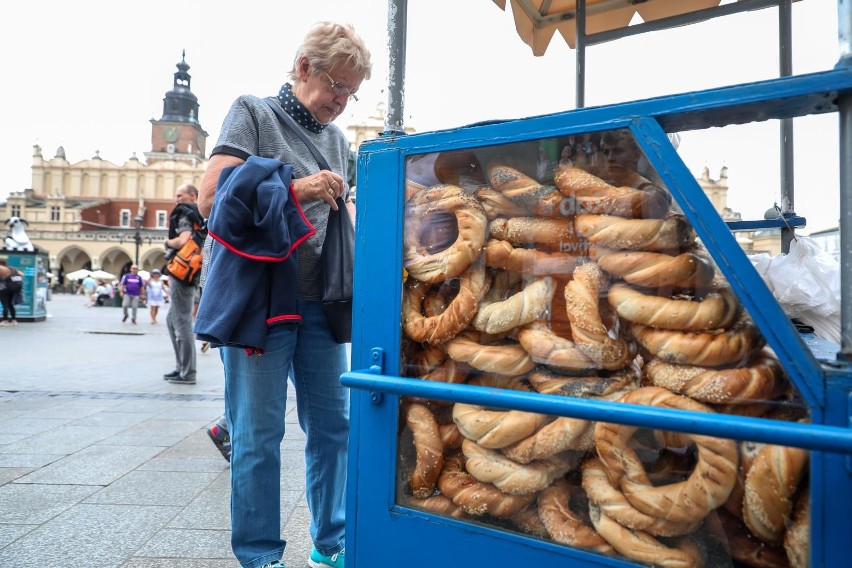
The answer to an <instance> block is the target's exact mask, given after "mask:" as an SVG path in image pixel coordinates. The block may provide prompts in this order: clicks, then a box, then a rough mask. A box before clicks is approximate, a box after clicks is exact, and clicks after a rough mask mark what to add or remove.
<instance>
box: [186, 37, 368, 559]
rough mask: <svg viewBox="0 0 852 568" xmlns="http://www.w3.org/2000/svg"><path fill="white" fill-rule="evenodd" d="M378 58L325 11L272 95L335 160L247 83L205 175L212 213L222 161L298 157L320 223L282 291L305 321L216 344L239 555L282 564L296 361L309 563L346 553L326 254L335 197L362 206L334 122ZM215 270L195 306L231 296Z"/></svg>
mask: <svg viewBox="0 0 852 568" xmlns="http://www.w3.org/2000/svg"><path fill="white" fill-rule="evenodd" d="M371 67H372V64H371V62H370V53H369V51H368V50H367V48H366V46H365V45H364V42H363V41H362V40H361V38H360V37H358V35H357V34H356V33H355V31H354V29H353V28H352V26H348V25H340V24H336V23H332V22H321V23H319V24H317V25H316V26H314V27H312V28H311V29H310V30H309V31H308V33H307V35H306V36H305V39H304V42H303V43H302V45H301V47H299V48H298V50H297V52H296V56H295V59H294V63H293V67H292V69H291V71H290V80H291V81H292V82H287V83H285V84H284V86H282V88H281V90H280V91H279V93H278V97H277V98H276V99H275V100H274V101H269V102H274V104H276V105H279V106H280V107H281V109H282V110H283V112H286V113H287V114H289V115H290V116H292V117H293V119H294V120H295V122H296V123H297V124H298V126H297V127H298V128H299V129H300V130H301V131H302V133H303V134H304V135H305V136H306V137H307V138H308V139H309V140H311V141H312V142H313V143H314V144H315V145H316V146H317V148H318V149H319V151H320V152H321V153H322V154H323V155H324V157H325V159H326V161H327V162H328V163H329V164H330V166H331V168H332V170H333V171H329V170H320V169H319V166H318V165H317V160H316V159H315V158H314V157H313V155H312V154H311V152H310V151H309V150H308V148H307V147H306V146H305V144H304V143H303V142H302V140H301V139H300V138H299V136H298V135H297V134H296V133H295V132H294V131H293V130H291V129H290V128H289V127H285V126H283V125H282V123H281V122H279V119H278V117H277V116H276V114H275V113H274V112H273V110H272V108H271V107H270V105H269V103H268V102H267V100H268V99H263V98H259V97H256V96H251V95H244V96H241V97H239V98H238V99H237V100H236V101H235V102H234V103H233V104H232V106H231V109H230V111H229V113H228V115H227V117H226V118H225V121H224V124H223V127H222V130H221V134H220V136H219V140H218V142H217V144H216V147H215V148H214V149H213V152H212V156H211V157H210V161H209V163H208V166H207V170H206V172H205V174H204V179H203V181H202V186H201V187H202V191H201V199H200V208H201V213H202V214H204V215H209V214H210V209H211V207H212V205H213V199H214V194H215V192H216V187H217V181H218V179H219V174H220V173H221V172H222V170H223V169H224V168H226V167H229V166H239V165H241V164H243V163H245V162H246V161H247V160H248V159H249V158H250V157H251V156H259V157H264V158H274V159H278V160H281V161H284V162H287V163H289V164H292V166H293V171H294V177H293V179H292V185H291V189H290V192H291V195H292V196H293V197H295V199H297V200H298V202H299V205H300V206H301V208H302V211H303V212H304V215H305V217H306V218H307V220H308V221H309V222H310V223H311V225H313V227H314V229H315V230H316V233H315V235H314V236H313V237H311V238H309V239H307V240H306V241H305V242H304V243H302V244H301V245H300V246H299V249H298V251H297V252H298V282H297V285H295V286H293V287H286V288H284V287H282V289H281V290H278V291H277V292H278V293H280V294H291V295H294V296H295V300H296V302H295V308H296V312H297V313H296V314H294V316H296V317H294V318H293V319H292V320H291V321H293V322H294V323H297V324H298V325H275V326H272V327H270V328H269V329H268V331H267V334H266V340H267V342H266V349H265V351H264V353H263V354H262V355H259V356H257V355H252V356H248V355H247V353H246V350H245V349H242V348H239V347H221V348H220V349H221V357H222V361H223V363H224V366H225V414H226V416H227V426H228V427H229V428H230V439H231V545H232V548H233V550H234V554H235V555H236V557H237V559H238V560H239V561H240V563H241V564H242V565H243V566H247V567H252V568H257V567H260V566H283V564H280V563H279V561H280V558H281V556H282V554H283V552H284V546H285V542H284V540H282V538H281V533H280V528H281V519H280V510H281V494H280V490H281V488H280V478H281V471H280V470H281V455H280V452H279V446H280V444H281V440H282V439H283V436H284V427H285V421H284V419H283V417H284V414H285V411H286V409H285V406H286V402H287V383H288V381H287V374H288V371H289V370H290V368H291V365H292V371H293V379H294V380H293V383H294V386H295V389H296V404H297V411H298V416H299V424H300V426H301V427H302V430H304V432H305V437H306V447H305V456H306V461H307V463H306V472H307V491H306V496H307V501H308V508H309V509H310V512H311V540H312V541H313V544H314V546H313V549H312V550H311V553H310V556H309V558H308V564H309V565H310V566H312V567H313V568H318V567H330V568H342V567H343V566H344V563H345V554H344V533H345V512H346V511H345V509H346V508H345V488H346V467H347V466H346V464H347V452H348V445H347V444H348V438H349V391H348V389H346V387H344V386H343V385H341V383H340V375H341V374H342V373H344V372H345V371H346V370H347V366H348V365H347V358H346V347H345V345H340V344H338V343H337V342H336V341H335V340H334V337H333V336H332V334H331V330H330V329H329V327H328V322H327V320H326V318H325V313H324V312H323V308H322V303H321V301H320V300H321V289H322V287H321V281H322V277H321V266H320V262H319V257H320V251H321V250H322V245H323V240H324V239H325V233H326V219H327V218H328V212H329V208H335V209H336V208H337V205H336V203H335V200H336V199H337V198H338V197H343V198H344V201H346V202H347V211H350V214H351V213H352V211H353V210H354V205H353V204H352V202H351V200H349V199H348V184H347V183H346V180H347V178H348V175H347V169H348V160H349V143H348V141H347V140H346V136H345V135H344V134H343V132H342V131H341V130H340V129H339V128H338V127H337V126H335V125H333V124H331V123H332V121H333V120H335V119H336V118H337V117H338V116H340V115H341V113H342V112H343V111H344V110H345V109H346V105H347V103H348V102H349V101H350V99H352V100H354V99H355V98H356V97H355V93H356V91H357V90H358V87H360V85H361V82H362V81H364V80H365V79H368V78H369V77H370V72H371ZM217 249H219V250H221V251H223V252H226V251H224V245H222V244H220V243H219V242H214V243H213V247H212V250H213V253H212V254H213V257H214V260H215V258H216V256H215V255H216V254H217ZM211 262H212V261H211ZM211 265H212V264H211ZM207 278H208V279H207V282H206V284H205V286H204V296H202V305H201V308H200V309H199V316H200V314H201V310H202V309H203V308H204V305H205V300H206V299H207V298H208V297H213V298H215V300H213V301H227V299H226V298H219V297H216V295H215V294H214V295H213V296H210V294H211V290H213V288H214V287H215V286H216V282H215V277H214V274H213V273H211V274H209V275H208V277H207ZM299 322H300V323H299ZM196 325H197V324H196Z"/></svg>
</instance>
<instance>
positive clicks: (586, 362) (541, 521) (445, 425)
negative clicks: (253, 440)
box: [399, 161, 809, 567]
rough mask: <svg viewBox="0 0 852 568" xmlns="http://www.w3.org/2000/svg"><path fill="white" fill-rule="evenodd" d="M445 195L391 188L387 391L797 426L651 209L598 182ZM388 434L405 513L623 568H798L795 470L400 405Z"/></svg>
mask: <svg viewBox="0 0 852 568" xmlns="http://www.w3.org/2000/svg"><path fill="white" fill-rule="evenodd" d="M467 173H468V174H469V173H470V172H467ZM453 181H455V180H454V179H452V176H449V178H448V179H442V182H444V183H441V184H438V185H433V186H429V187H423V186H417V185H416V184H409V185H408V187H407V189H408V191H407V196H406V198H407V199H406V205H405V221H404V222H405V225H404V227H405V230H404V247H403V255H404V267H405V271H406V274H405V279H404V280H405V281H404V286H403V308H402V328H403V345H402V350H401V369H402V371H401V373H402V374H403V375H404V376H410V377H419V378H422V379H423V380H430V381H442V382H450V383H466V384H473V385H479V386H486V387H491V388H500V389H513V390H521V391H529V392H538V393H543V394H549V395H555V396H572V397H582V398H589V399H597V400H606V401H620V402H624V403H631V404H641V405H648V406H654V407H659V408H673V409H683V410H689V411H698V412H706V413H717V412H718V413H728V414H738V415H745V416H766V417H770V418H774V419H779V420H791V421H804V420H806V419H807V411H806V409H804V407H803V406H802V405H801V404H800V403H799V402H797V398H796V395H795V393H794V392H792V390H791V386H790V383H789V381H788V379H787V378H786V376H785V374H784V372H783V370H782V368H781V366H780V365H779V363H778V361H777V359H776V357H775V356H774V354H773V353H772V352H771V350H769V349H768V348H767V347H766V346H765V342H764V340H763V338H762V336H761V334H760V333H759V332H758V331H757V329H756V328H755V326H754V324H753V323H752V322H751V320H750V318H749V317H748V314H746V313H745V312H744V310H743V308H742V306H741V304H740V303H739V301H738V300H737V298H736V297H735V296H734V295H733V293H732V292H731V290H730V289H729V287H728V286H727V283H726V281H725V280H724V278H723V277H722V276H721V275H720V274H718V273H717V271H716V270H715V265H714V263H713V262H712V261H711V260H710V258H709V256H708V255H707V254H706V252H705V251H704V250H703V249H702V247H701V245H700V244H699V243H697V241H696V236H695V233H694V232H693V230H692V228H691V227H690V226H689V224H688V223H687V222H686V221H685V219H684V218H683V216H682V215H680V214H678V213H677V212H676V211H675V208H674V207H673V205H672V203H671V199H670V196H669V194H668V192H667V191H665V190H663V189H661V188H659V187H658V186H656V185H654V184H652V183H651V182H649V181H648V180H647V179H645V178H643V177H642V176H640V175H638V174H637V173H635V172H633V171H630V170H628V169H626V168H623V167H619V166H616V165H611V166H607V167H597V168H594V169H593V168H580V167H577V166H574V165H561V166H560V167H559V168H558V169H557V171H556V172H555V175H554V177H553V180H552V183H541V182H539V181H537V180H535V179H534V178H532V177H530V176H529V175H527V174H525V173H524V172H522V171H520V170H519V169H516V168H513V167H511V166H510V165H508V164H507V163H505V162H500V161H495V162H492V163H491V164H490V165H489V166H488V167H487V168H486V169H485V170H484V171H483V172H482V176H481V180H480V182H479V183H470V181H469V177H468V181H467V182H466V183H465V184H459V185H456V184H454V183H452V182H453ZM400 417H401V420H400V425H401V426H400V436H399V440H400V449H399V455H400V464H399V465H400V476H401V477H400V479H401V495H402V501H403V503H405V504H406V505H408V506H411V507H414V508H419V509H423V510H427V511H431V512H434V513H438V514H442V515H450V516H453V517H457V518H471V519H472V518H477V519H479V520H480V521H483V520H485V521H487V522H490V523H492V524H494V525H496V526H499V527H504V528H507V529H510V530H516V531H520V532H523V533H527V534H530V535H534V536H537V537H540V538H544V539H550V540H553V541H555V542H559V543H563V544H566V545H569V546H572V547H577V548H583V549H588V550H592V551H595V552H599V553H602V554H607V555H614V556H621V557H625V558H628V559H630V560H632V561H634V562H636V563H639V564H647V565H653V566H667V567H668V566H678V567H680V566H684V567H687V566H690V567H691V566H718V565H730V564H731V560H730V559H734V560H735V561H737V562H739V563H742V564H745V565H749V566H758V567H763V566H767V567H779V566H794V567H799V566H807V565H808V542H809V520H808V519H809V491H808V453H807V452H806V451H804V450H799V449H795V448H788V447H781V446H772V445H759V444H753V443H738V442H736V441H734V440H727V439H719V438H712V437H708V436H700V435H689V434H681V433H674V432H663V431H648V430H643V429H638V428H636V427H631V426H624V425H617V424H609V423H592V422H589V421H586V420H581V419H575V418H564V417H554V416H545V415H539V414H535V413H530V412H522V411H517V410H500V409H491V408H485V407H482V406H476V405H472V404H466V403H456V404H452V403H447V402H442V401H437V400H420V399H414V398H408V399H403V400H402V406H401V410H400Z"/></svg>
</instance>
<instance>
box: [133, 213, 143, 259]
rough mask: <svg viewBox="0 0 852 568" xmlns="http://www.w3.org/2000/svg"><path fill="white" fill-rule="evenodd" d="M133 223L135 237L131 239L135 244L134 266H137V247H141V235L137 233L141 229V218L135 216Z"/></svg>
mask: <svg viewBox="0 0 852 568" xmlns="http://www.w3.org/2000/svg"><path fill="white" fill-rule="evenodd" d="M133 222H134V223H136V235H134V237H133V240H134V241H135V242H136V260H135V262H134V264H136V266H139V247H140V246H142V234H141V233H140V232H139V231H140V229H142V216H141V215H137V216H136V217H134V218H133Z"/></svg>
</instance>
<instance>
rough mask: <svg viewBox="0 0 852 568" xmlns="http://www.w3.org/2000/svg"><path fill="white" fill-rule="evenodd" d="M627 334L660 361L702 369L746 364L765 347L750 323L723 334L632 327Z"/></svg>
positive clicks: (743, 323)
mask: <svg viewBox="0 0 852 568" xmlns="http://www.w3.org/2000/svg"><path fill="white" fill-rule="evenodd" d="M630 333H631V334H632V335H633V337H635V338H636V341H638V342H639V344H640V345H641V346H642V347H643V348H644V349H645V350H646V351H648V352H649V353H650V354H651V355H656V356H657V357H659V358H660V359H662V360H663V361H668V362H669V363H679V364H684V365H700V366H703V367H721V366H723V365H733V364H735V363H739V362H740V361H746V360H747V359H748V357H749V354H750V353H752V352H753V351H757V350H758V349H760V348H762V347H763V346H764V345H765V340H764V339H763V336H762V335H760V333H759V332H758V331H757V328H756V327H755V326H754V324H752V323H751V322H750V321H746V320H743V319H741V320H740V321H739V322H737V323H736V324H735V325H734V326H733V327H732V328H730V329H727V330H725V331H714V332H711V331H704V332H689V331H673V330H669V329H654V328H653V327H647V326H644V325H640V324H633V325H631V326H630Z"/></svg>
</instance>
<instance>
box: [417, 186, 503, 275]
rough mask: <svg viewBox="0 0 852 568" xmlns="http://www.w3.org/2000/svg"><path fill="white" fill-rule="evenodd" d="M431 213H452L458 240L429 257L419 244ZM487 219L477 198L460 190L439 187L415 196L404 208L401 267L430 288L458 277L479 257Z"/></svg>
mask: <svg viewBox="0 0 852 568" xmlns="http://www.w3.org/2000/svg"><path fill="white" fill-rule="evenodd" d="M432 213H452V214H454V215H455V217H456V222H457V224H458V237H457V238H456V240H455V242H454V243H453V244H451V245H450V247H449V248H447V249H444V250H442V251H439V252H435V253H430V252H429V251H428V250H427V248H426V247H425V246H423V245H422V244H421V242H420V238H421V233H422V231H423V229H424V226H423V224H424V222H426V220H427V219H428V217H429V215H430V214H432ZM487 227H488V218H487V217H486V215H485V211H484V210H483V209H482V206H481V205H480V204H479V201H477V199H476V197H474V196H472V195H470V194H468V193H465V192H464V191H463V190H462V189H461V188H460V187H456V186H452V185H439V186H435V187H430V188H426V189H424V190H421V191H419V192H417V193H416V194H414V196H413V197H412V198H411V199H410V200H409V201H408V203H406V206H405V234H404V242H403V266H405V269H406V270H408V272H409V274H410V275H411V276H412V277H413V278H416V279H417V280H420V281H422V282H426V283H429V284H434V283H436V282H442V281H444V280H447V279H449V278H453V277H455V276H458V275H459V274H461V273H462V272H464V271H465V270H466V269H467V267H468V266H470V264H471V263H472V262H473V261H474V260H475V259H476V258H477V257H478V256H479V254H480V252H481V250H482V245H483V244H485V234H486V229H487Z"/></svg>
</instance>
